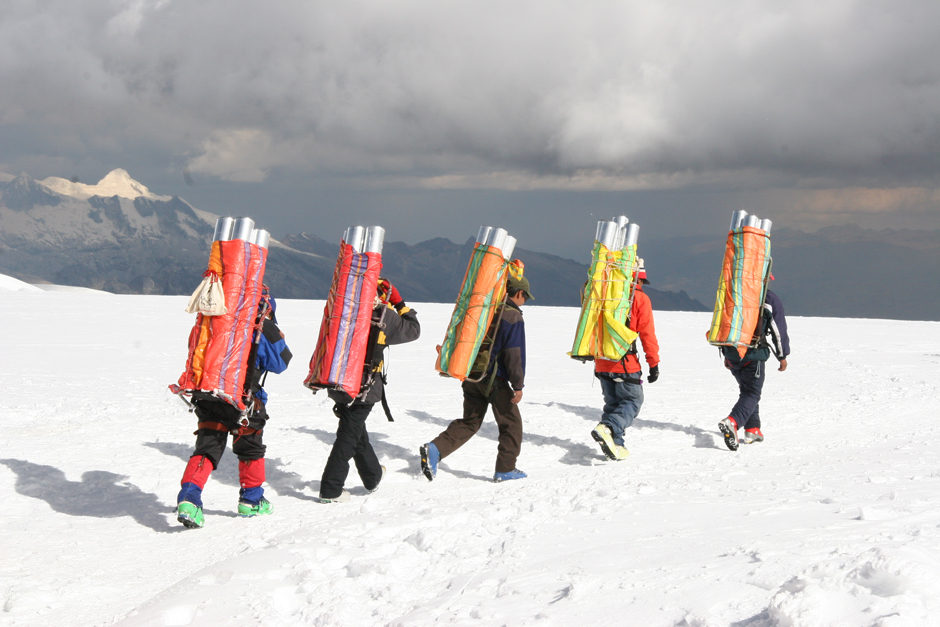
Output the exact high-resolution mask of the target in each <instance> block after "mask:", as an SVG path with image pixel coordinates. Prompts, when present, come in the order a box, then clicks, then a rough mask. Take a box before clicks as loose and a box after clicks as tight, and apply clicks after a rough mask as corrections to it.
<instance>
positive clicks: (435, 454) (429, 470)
mask: <svg viewBox="0 0 940 627" xmlns="http://www.w3.org/2000/svg"><path fill="white" fill-rule="evenodd" d="M418 451H419V452H420V453H421V472H423V473H424V476H425V477H427V478H428V481H434V477H436V476H437V462H439V461H441V452H440V451H439V450H437V446H436V445H435V444H434V442H428V443H427V444H422V445H421V448H420V449H418Z"/></svg>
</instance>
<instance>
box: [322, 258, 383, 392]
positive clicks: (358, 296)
mask: <svg viewBox="0 0 940 627" xmlns="http://www.w3.org/2000/svg"><path fill="white" fill-rule="evenodd" d="M381 270H382V255H381V254H379V253H357V252H355V250H353V247H352V246H350V245H349V244H347V243H346V242H340V247H339V258H338V259H337V260H336V270H335V271H334V272H333V284H332V285H331V286H330V294H329V296H328V297H327V299H326V307H324V309H323V321H322V322H321V323H320V336H319V337H318V338H317V347H316V349H315V350H314V352H313V357H312V358H311V359H310V373H309V374H308V375H307V379H306V380H305V381H304V385H306V386H307V387H308V388H311V389H314V390H317V389H323V388H337V389H342V390H343V391H344V392H346V393H347V394H349V396H350V397H351V398H356V396H358V395H359V388H360V386H361V385H362V374H363V372H362V370H363V367H364V366H365V360H366V348H367V345H368V341H369V330H370V329H371V326H372V310H373V306H374V303H375V292H376V287H377V285H378V280H379V273H380V272H381Z"/></svg>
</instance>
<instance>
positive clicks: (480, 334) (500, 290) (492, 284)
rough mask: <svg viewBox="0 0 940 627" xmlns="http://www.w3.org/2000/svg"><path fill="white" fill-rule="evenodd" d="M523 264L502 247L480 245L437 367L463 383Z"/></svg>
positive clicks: (469, 270) (441, 349)
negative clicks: (509, 282)
mask: <svg viewBox="0 0 940 627" xmlns="http://www.w3.org/2000/svg"><path fill="white" fill-rule="evenodd" d="M522 272H523V266H522V262H520V261H518V260H516V261H513V262H512V263H510V262H509V261H508V260H506V258H505V257H503V253H502V251H501V250H500V249H499V248H496V247H494V246H487V245H486V244H481V243H479V242H478V243H477V244H476V245H475V246H474V249H473V254H472V255H471V256H470V263H469V264H468V266H467V272H466V273H465V274H464V279H463V284H462V285H461V287H460V292H459V293H458V295H457V303H456V305H455V306H454V313H453V314H452V315H451V319H450V324H449V325H448V327H447V333H446V335H445V336H444V342H443V343H442V344H441V346H440V350H439V354H438V358H437V363H436V364H435V368H436V369H437V371H438V372H440V373H441V374H444V375H447V376H450V377H453V378H455V379H458V380H460V381H463V380H464V379H466V378H467V376H468V375H469V374H470V371H471V369H472V367H473V362H474V361H475V360H476V357H477V353H478V352H479V351H480V346H481V345H482V343H483V339H484V337H485V336H486V332H487V330H488V329H489V328H490V324H491V323H492V322H493V317H494V315H495V313H496V311H497V309H498V308H499V305H500V304H501V303H502V302H503V300H504V299H505V297H506V280H507V278H508V276H509V274H512V275H514V276H517V277H519V276H522Z"/></svg>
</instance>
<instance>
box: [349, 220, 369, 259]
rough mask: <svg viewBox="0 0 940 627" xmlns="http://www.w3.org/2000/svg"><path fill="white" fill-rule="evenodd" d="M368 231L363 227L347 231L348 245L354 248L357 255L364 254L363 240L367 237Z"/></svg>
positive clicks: (351, 228)
mask: <svg viewBox="0 0 940 627" xmlns="http://www.w3.org/2000/svg"><path fill="white" fill-rule="evenodd" d="M365 234H366V230H365V228H364V227H361V226H351V227H349V229H348V230H347V231H346V236H347V237H346V243H347V244H349V245H350V246H352V247H353V250H354V251H356V252H357V253H361V252H362V240H363V238H364V237H365Z"/></svg>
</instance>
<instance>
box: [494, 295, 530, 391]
mask: <svg viewBox="0 0 940 627" xmlns="http://www.w3.org/2000/svg"><path fill="white" fill-rule="evenodd" d="M490 354H491V355H496V356H497V357H496V376H497V377H499V378H500V379H504V380H506V381H509V384H510V385H511V386H512V389H513V390H515V391H517V392H518V391H519V390H521V389H522V388H523V386H525V321H524V320H523V319H522V310H521V309H519V307H518V306H516V304H515V303H514V302H512V301H510V300H509V299H507V300H506V306H505V308H503V313H502V318H501V320H500V322H499V330H498V331H497V332H496V337H495V338H493V347H492V348H491V349H490Z"/></svg>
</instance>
